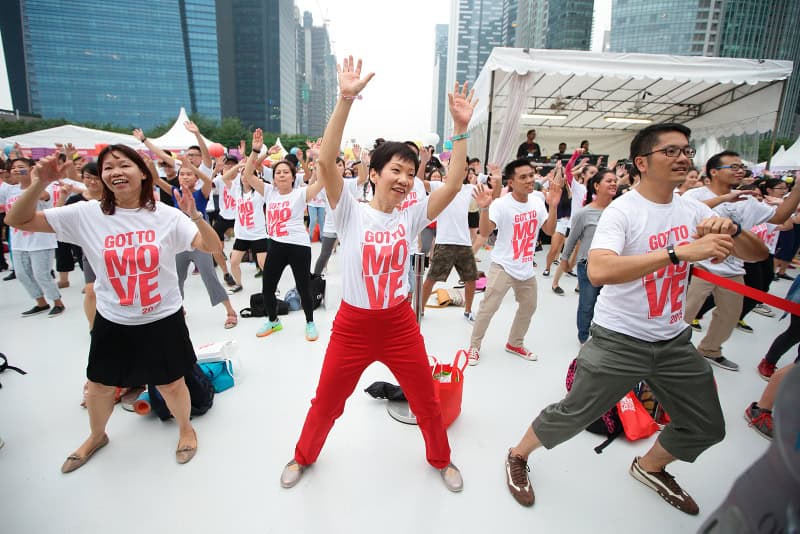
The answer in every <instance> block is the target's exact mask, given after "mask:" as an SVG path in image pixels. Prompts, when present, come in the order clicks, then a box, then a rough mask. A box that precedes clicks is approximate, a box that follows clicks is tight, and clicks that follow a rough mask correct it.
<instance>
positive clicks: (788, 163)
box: [769, 138, 800, 171]
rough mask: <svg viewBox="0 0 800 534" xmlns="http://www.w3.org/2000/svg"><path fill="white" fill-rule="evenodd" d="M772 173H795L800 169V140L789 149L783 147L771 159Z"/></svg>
mask: <svg viewBox="0 0 800 534" xmlns="http://www.w3.org/2000/svg"><path fill="white" fill-rule="evenodd" d="M769 168H770V170H771V171H793V170H797V169H800V138H798V139H797V141H795V142H794V144H793V145H792V146H790V147H789V148H788V149H784V148H783V146H781V148H780V149H779V150H778V151H777V152H775V154H773V156H772V158H771V159H770V165H769Z"/></svg>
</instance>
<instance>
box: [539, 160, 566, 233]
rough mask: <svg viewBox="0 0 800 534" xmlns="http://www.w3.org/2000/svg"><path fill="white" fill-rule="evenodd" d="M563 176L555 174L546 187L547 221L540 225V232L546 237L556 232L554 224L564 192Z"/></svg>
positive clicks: (556, 221)
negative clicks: (547, 201)
mask: <svg viewBox="0 0 800 534" xmlns="http://www.w3.org/2000/svg"><path fill="white" fill-rule="evenodd" d="M563 185H564V175H563V174H561V173H560V172H556V173H555V174H554V175H553V178H552V179H551V180H550V183H549V184H548V185H547V188H548V191H547V196H548V198H549V199H550V201H549V203H548V204H547V219H546V220H545V221H544V224H543V225H542V232H544V233H546V234H547V235H553V232H555V231H556V224H557V223H558V203H559V201H560V200H561V195H562V194H563V192H564V188H563Z"/></svg>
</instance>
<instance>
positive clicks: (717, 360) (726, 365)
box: [703, 354, 739, 371]
mask: <svg viewBox="0 0 800 534" xmlns="http://www.w3.org/2000/svg"><path fill="white" fill-rule="evenodd" d="M703 357H704V358H705V359H706V360H708V363H710V364H713V365H716V366H717V367H722V368H723V369H727V370H728V371H738V370H739V364H738V363H736V362H732V361H730V360H729V359H728V358H726V357H725V356H717V357H714V356H706V355H705V354H704V355H703Z"/></svg>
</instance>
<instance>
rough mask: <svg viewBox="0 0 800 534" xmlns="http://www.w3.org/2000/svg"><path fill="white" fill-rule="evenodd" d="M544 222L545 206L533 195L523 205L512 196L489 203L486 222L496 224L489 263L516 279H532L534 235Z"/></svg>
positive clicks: (534, 271) (534, 247) (534, 272)
mask: <svg viewBox="0 0 800 534" xmlns="http://www.w3.org/2000/svg"><path fill="white" fill-rule="evenodd" d="M546 219H547V207H546V206H545V204H544V202H543V201H542V200H541V199H540V198H539V197H538V196H536V195H528V201H527V202H519V201H517V200H516V199H514V197H513V196H512V195H506V196H504V197H502V198H499V199H497V200H495V201H493V202H492V203H491V204H490V205H489V220H490V221H492V222H493V223H494V224H496V225H497V240H496V241H495V245H494V248H493V249H492V263H497V264H498V265H500V266H501V267H502V268H503V270H504V271H505V272H506V273H508V275H509V276H511V277H512V278H515V279H517V280H529V279H530V278H531V277H533V276H534V275H535V274H536V270H535V269H534V267H533V254H534V252H535V251H536V236H538V235H539V230H540V229H541V227H542V223H544V221H545V220H546Z"/></svg>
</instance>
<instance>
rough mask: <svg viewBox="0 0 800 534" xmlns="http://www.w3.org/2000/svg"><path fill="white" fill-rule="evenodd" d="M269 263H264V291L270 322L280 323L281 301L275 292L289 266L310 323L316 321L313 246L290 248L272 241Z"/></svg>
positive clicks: (262, 281)
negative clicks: (312, 283)
mask: <svg viewBox="0 0 800 534" xmlns="http://www.w3.org/2000/svg"><path fill="white" fill-rule="evenodd" d="M267 250H268V251H267V260H266V261H265V262H264V274H263V275H262V277H261V292H262V293H263V295H264V308H265V309H266V311H267V317H269V320H270V321H277V320H278V301H277V299H276V298H275V290H276V289H277V288H278V282H279V281H280V279H281V275H282V274H283V270H284V269H285V268H286V266H287V265H289V266H290V267H291V268H292V275H293V276H294V285H295V287H296V288H297V292H298V293H300V302H301V304H302V305H303V312H304V313H305V314H306V322H307V323H310V322H312V321H313V320H314V301H313V300H312V299H311V287H310V286H309V280H310V278H311V273H310V271H311V247H306V246H304V245H290V244H287V243H279V242H277V241H274V240H272V239H270V241H269V248H268V249H267Z"/></svg>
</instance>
